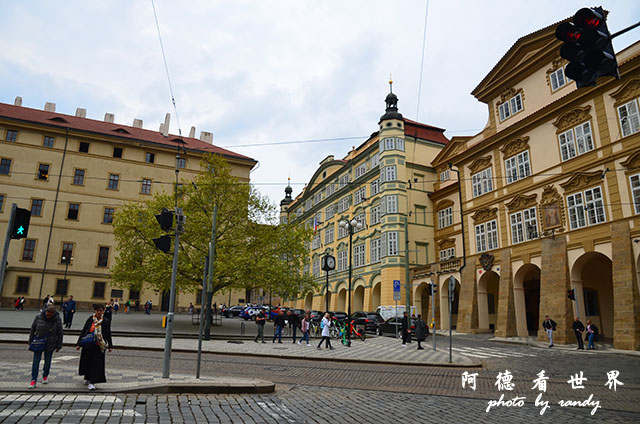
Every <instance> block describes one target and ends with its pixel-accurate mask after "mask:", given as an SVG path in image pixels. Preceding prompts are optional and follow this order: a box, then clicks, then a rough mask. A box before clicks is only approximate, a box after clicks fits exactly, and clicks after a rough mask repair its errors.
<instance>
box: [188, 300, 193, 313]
mask: <svg viewBox="0 0 640 424" xmlns="http://www.w3.org/2000/svg"><path fill="white" fill-rule="evenodd" d="M188 312H189V315H193V303H191V302H189V309H188Z"/></svg>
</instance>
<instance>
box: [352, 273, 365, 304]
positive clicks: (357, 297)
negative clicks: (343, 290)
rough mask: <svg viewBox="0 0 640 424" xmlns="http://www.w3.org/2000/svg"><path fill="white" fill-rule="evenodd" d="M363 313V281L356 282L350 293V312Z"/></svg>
mask: <svg viewBox="0 0 640 424" xmlns="http://www.w3.org/2000/svg"><path fill="white" fill-rule="evenodd" d="M356 311H364V281H362V280H357V281H356V282H355V283H354V284H353V293H351V312H356Z"/></svg>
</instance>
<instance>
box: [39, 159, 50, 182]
mask: <svg viewBox="0 0 640 424" xmlns="http://www.w3.org/2000/svg"><path fill="white" fill-rule="evenodd" d="M36 177H37V178H38V179H39V180H44V181H47V180H48V179H49V164H47V163H39V164H38V175H37V176H36Z"/></svg>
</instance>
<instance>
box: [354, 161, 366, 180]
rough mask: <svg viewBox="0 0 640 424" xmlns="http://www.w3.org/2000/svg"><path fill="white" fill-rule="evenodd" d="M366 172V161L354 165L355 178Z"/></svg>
mask: <svg viewBox="0 0 640 424" xmlns="http://www.w3.org/2000/svg"><path fill="white" fill-rule="evenodd" d="M366 173H367V163H366V162H365V163H363V164H361V165H358V166H357V167H356V179H358V178H360V177H362V176H363V175H364V174H366Z"/></svg>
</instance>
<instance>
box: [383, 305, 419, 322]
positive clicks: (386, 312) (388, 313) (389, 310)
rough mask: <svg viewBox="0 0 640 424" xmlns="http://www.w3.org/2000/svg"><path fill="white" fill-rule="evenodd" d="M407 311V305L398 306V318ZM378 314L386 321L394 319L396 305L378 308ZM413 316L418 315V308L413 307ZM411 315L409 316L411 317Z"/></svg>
mask: <svg viewBox="0 0 640 424" xmlns="http://www.w3.org/2000/svg"><path fill="white" fill-rule="evenodd" d="M405 310H406V306H405V305H398V309H397V316H399V317H401V316H402V314H404V311H405ZM376 314H378V315H380V316H381V317H382V319H384V320H385V321H386V320H388V319H389V318H393V317H395V316H396V305H391V306H378V307H377V308H376ZM411 314H416V307H415V306H412V307H411ZM411 314H409V315H411Z"/></svg>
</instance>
